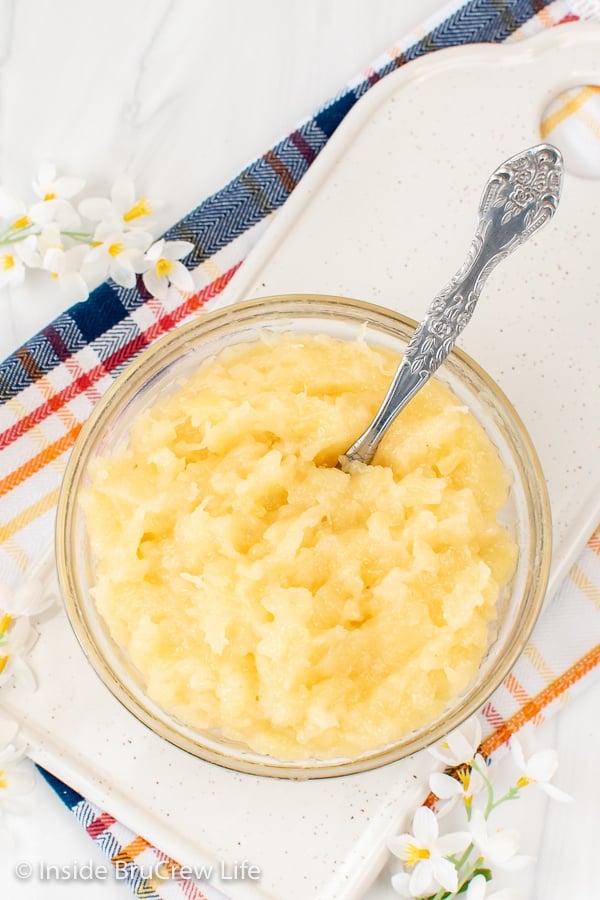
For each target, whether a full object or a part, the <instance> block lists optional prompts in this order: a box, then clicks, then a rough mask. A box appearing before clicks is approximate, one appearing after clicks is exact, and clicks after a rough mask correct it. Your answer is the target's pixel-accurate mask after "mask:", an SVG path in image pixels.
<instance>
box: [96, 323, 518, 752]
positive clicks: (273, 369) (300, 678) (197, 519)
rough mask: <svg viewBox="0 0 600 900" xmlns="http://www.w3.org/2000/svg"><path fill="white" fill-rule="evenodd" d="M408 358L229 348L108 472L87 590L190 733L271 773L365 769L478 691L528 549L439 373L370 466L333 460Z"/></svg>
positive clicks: (104, 467) (314, 345)
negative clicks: (504, 591)
mask: <svg viewBox="0 0 600 900" xmlns="http://www.w3.org/2000/svg"><path fill="white" fill-rule="evenodd" d="M397 362H398V360H397V358H396V357H395V356H394V355H393V354H392V353H391V352H389V351H387V350H382V349H373V348H370V347H369V346H367V344H366V343H365V342H363V341H362V340H357V341H339V340H335V339H333V338H330V337H327V336H316V335H310V336H309V335H306V336H304V335H302V336H299V335H297V334H286V335H279V336H271V337H269V339H268V341H257V342H256V343H251V344H247V345H244V346H238V347H235V348H231V349H228V350H227V351H225V352H223V353H221V354H220V355H219V356H218V357H217V358H215V359H212V360H209V361H207V362H206V363H204V364H203V365H202V366H201V367H200V368H199V370H198V371H197V372H196V373H195V374H194V375H193V376H192V377H191V378H189V380H187V381H186V382H185V383H184V384H183V385H180V386H179V387H178V388H177V389H176V391H175V392H174V393H173V394H172V395H171V396H168V397H166V398H163V399H160V400H159V401H158V402H156V404H155V405H154V406H152V407H151V408H150V409H148V410H146V411H145V412H143V413H142V414H141V415H140V416H139V417H138V418H137V420H136V421H135V423H134V424H133V427H132V430H131V434H130V440H129V444H128V446H127V447H126V448H122V449H120V450H119V451H118V452H116V453H115V454H114V455H113V456H112V457H111V458H102V459H97V460H96V461H95V463H94V467H93V472H92V479H91V486H90V487H89V488H88V490H87V492H86V495H85V497H84V510H85V514H86V519H87V527H88V530H89V535H90V541H91V546H92V551H93V554H94V558H95V585H94V588H93V596H94V599H95V602H96V604H97V607H98V610H99V612H100V614H101V615H102V616H103V617H104V619H105V621H106V622H107V623H108V626H109V628H110V631H111V633H112V635H113V637H114V639H115V641H116V642H117V644H119V645H120V646H121V647H123V648H125V649H126V651H127V652H128V654H129V656H130V658H131V660H132V661H133V663H134V664H135V666H136V667H137V669H138V670H139V671H140V672H141V673H142V675H143V677H144V679H145V681H146V684H147V692H148V695H149V696H150V697H151V698H152V699H153V700H154V701H155V702H156V703H158V704H159V705H160V706H161V707H162V708H163V709H165V710H166V711H168V712H169V713H170V714H172V715H173V716H174V717H176V718H177V719H179V720H180V721H182V722H184V723H186V724H188V725H191V726H195V727H196V728H199V729H212V730H216V731H217V732H218V733H219V734H221V735H223V736H224V737H226V738H228V739H232V740H236V741H243V742H245V743H246V744H247V745H248V746H250V747H251V748H252V749H253V750H255V751H257V752H260V753H266V754H270V755H272V756H274V757H276V758H279V759H298V760H299V759H305V758H309V757H313V758H321V759H326V758H333V757H339V756H354V755H356V754H360V753H362V752H365V751H368V750H372V749H374V748H376V747H378V746H381V745H384V744H386V743H388V742H392V741H394V740H397V739H399V738H401V737H402V736H404V735H405V734H407V733H408V732H410V731H411V730H412V729H415V728H417V727H419V726H421V725H423V724H425V723H427V722H428V721H430V720H432V719H433V718H434V717H435V716H437V715H438V714H440V713H441V712H442V711H443V709H444V707H445V706H446V705H447V703H448V701H449V700H450V699H451V698H453V697H455V696H457V695H458V694H460V693H461V692H462V691H463V690H464V689H465V687H466V686H467V685H468V683H469V682H470V681H471V680H472V678H473V677H474V675H475V673H476V672H477V669H478V666H479V665H480V662H481V659H482V656H483V654H484V652H485V649H486V646H487V643H488V632H489V626H490V623H491V622H492V621H493V620H494V618H495V615H496V604H497V599H498V596H499V591H500V588H501V586H502V585H503V584H504V583H505V582H506V581H507V580H508V579H509V578H510V576H511V573H512V571H513V569H514V565H515V561H516V552H517V551H516V547H515V546H514V544H513V543H512V541H511V539H510V536H509V535H508V533H507V532H506V531H505V530H504V529H503V528H502V527H501V526H500V525H498V524H497V513H498V510H499V509H500V508H501V507H502V506H503V504H504V503H505V501H506V497H507V491H508V475H507V473H506V471H505V470H504V467H503V465H502V463H501V461H500V459H499V457H498V454H497V452H496V449H495V448H494V446H493V445H492V444H491V443H490V440H489V438H488V437H487V436H486V434H485V432H484V431H483V429H482V428H481V427H480V425H479V424H478V423H477V422H476V420H475V419H474V417H473V416H472V415H471V413H470V412H468V410H467V409H466V408H465V407H464V406H463V405H461V404H460V403H459V401H458V400H457V398H456V397H455V396H454V395H453V394H452V393H451V392H450V390H449V389H448V388H447V387H446V386H445V385H443V384H442V383H440V382H439V381H436V380H432V381H431V382H430V383H429V384H428V385H426V387H424V388H423V389H422V390H421V392H420V393H419V394H418V395H417V397H416V398H415V399H414V400H413V401H412V402H411V403H410V404H409V405H408V407H407V408H406V409H405V410H404V411H403V413H402V415H401V416H400V417H399V419H397V420H396V422H395V424H394V425H393V426H392V428H391V430H390V431H389V433H388V435H387V436H386V438H385V439H384V441H383V442H382V444H381V446H380V449H379V451H378V454H377V456H376V458H375V463H374V464H372V465H370V466H362V465H357V466H354V467H353V470H352V472H351V473H350V474H348V473H345V472H342V471H341V470H339V469H337V468H335V467H334V466H335V462H336V461H337V458H338V456H339V454H340V453H342V452H343V451H344V450H345V449H346V447H347V446H348V445H349V444H351V443H352V441H353V440H354V439H355V438H356V436H357V435H358V434H360V433H361V431H362V430H363V429H364V427H365V426H366V425H367V423H368V422H369V421H370V420H371V418H372V416H373V414H374V412H375V410H376V408H377V407H378V405H379V403H380V401H381V398H382V396H383V395H384V393H385V391H386V389H387V386H388V384H389V381H390V378H391V375H392V373H393V371H394V369H395V367H396V365H397Z"/></svg>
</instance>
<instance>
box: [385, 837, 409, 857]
mask: <svg viewBox="0 0 600 900" xmlns="http://www.w3.org/2000/svg"><path fill="white" fill-rule="evenodd" d="M414 841H415V839H414V837H413V836H412V834H406V833H405V834H394V835H392V836H391V837H389V838H388V839H387V847H388V850H389V851H390V853H393V854H394V856H397V857H398V859H401V860H404V859H405V857H406V848H407V846H408V845H409V844H414Z"/></svg>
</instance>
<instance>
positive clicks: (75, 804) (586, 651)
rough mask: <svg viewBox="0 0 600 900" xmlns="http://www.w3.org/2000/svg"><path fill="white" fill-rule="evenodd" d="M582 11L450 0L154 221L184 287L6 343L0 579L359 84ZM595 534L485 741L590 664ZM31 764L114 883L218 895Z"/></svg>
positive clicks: (0, 374) (510, 0)
mask: <svg viewBox="0 0 600 900" xmlns="http://www.w3.org/2000/svg"><path fill="white" fill-rule="evenodd" d="M594 17H595V18H600V8H599V4H598V3H597V2H596V0H553V2H544V0H506V2H502V0H472V2H468V3H463V4H456V3H453V4H450V5H449V6H447V7H446V8H445V9H444V10H443V11H442V13H441V14H439V15H438V17H437V18H436V19H435V20H430V21H429V22H428V23H426V25H425V26H424V27H423V28H422V29H421V30H420V31H419V32H418V33H413V34H411V35H408V36H407V37H405V38H404V39H403V40H401V41H398V42H397V43H395V44H394V45H393V46H392V47H391V48H390V49H389V50H388V51H387V52H386V53H385V54H383V55H382V56H381V57H379V58H378V59H377V60H376V61H375V62H374V63H373V65H372V66H370V67H369V68H368V69H367V70H366V71H365V72H363V73H361V75H360V76H359V77H358V78H357V79H355V81H353V82H352V83H351V84H349V85H348V86H347V87H346V88H345V89H344V90H343V91H341V92H340V93H339V94H338V95H337V96H336V97H335V98H334V99H333V100H331V102H329V103H327V104H326V105H325V106H323V107H322V108H321V109H320V110H319V111H318V112H317V113H316V114H315V115H314V116H313V117H312V118H310V119H307V120H306V121H305V122H303V123H302V124H301V125H299V126H298V128H297V129H295V130H294V131H293V132H292V133H291V134H290V135H288V136H287V137H286V138H284V139H283V140H282V141H280V142H279V143H278V144H277V145H275V146H274V147H272V148H270V149H269V150H268V151H267V152H266V153H265V154H264V155H263V156H261V157H260V158H259V159H257V160H256V161H255V162H253V163H252V164H251V165H249V166H248V167H247V168H246V169H244V171H243V172H241V173H240V175H238V177H237V178H235V179H234V180H233V181H231V182H230V183H229V184H228V185H226V186H225V187H224V188H223V189H222V190H220V191H218V192H217V193H216V194H214V195H213V196H211V197H209V198H208V199H207V200H205V201H204V202H203V203H201V204H200V205H199V206H198V207H197V208H196V209H195V210H193V211H192V212H191V213H190V214H189V215H188V216H186V217H185V218H184V219H183V220H182V221H181V222H179V223H177V224H176V225H174V226H173V228H171V229H170V230H169V231H168V232H167V234H166V235H165V236H166V237H167V238H169V239H173V238H178V239H186V240H190V241H192V242H193V244H194V247H195V249H194V251H193V252H192V253H191V254H190V256H189V257H188V258H187V260H186V264H187V265H188V266H189V267H190V268H191V269H193V277H194V283H195V291H194V293H193V294H191V295H185V296H184V295H178V294H174V295H173V296H171V297H169V299H168V300H166V301H159V300H157V299H156V298H154V297H152V296H150V295H149V294H148V292H147V291H146V290H145V288H144V286H143V284H142V282H141V280H140V281H138V284H137V285H136V287H135V288H132V289H126V288H122V287H119V286H118V285H116V284H114V283H113V282H111V281H109V282H106V283H104V284H103V285H101V286H100V287H99V288H98V289H96V290H95V291H94V292H93V293H92V294H91V296H90V297H89V299H88V300H86V301H84V302H83V303H80V304H77V305H76V306H73V307H72V308H71V309H69V310H68V311H67V312H65V313H64V314H63V315H61V316H59V317H58V318H57V319H56V320H55V321H53V322H52V323H51V324H49V325H48V326H47V327H46V328H44V329H43V330H42V331H41V332H40V333H39V334H37V335H36V336H35V337H33V338H32V339H31V340H29V341H28V342H27V343H26V344H25V345H24V346H23V347H21V348H19V349H18V350H16V352H15V353H14V354H13V355H12V356H10V357H9V358H8V359H7V360H6V361H5V362H4V363H3V364H2V366H1V367H0V581H4V582H5V583H7V584H9V585H15V584H16V583H17V582H18V580H19V578H20V577H21V576H22V574H23V573H24V572H25V571H26V570H27V569H28V567H29V566H30V565H31V563H32V562H33V561H34V560H35V558H36V554H37V553H38V551H39V548H40V547H43V546H45V545H47V544H48V543H49V541H50V539H51V534H52V530H53V523H54V510H55V505H56V500H57V496H58V490H59V486H60V481H61V475H62V471H63V469H64V464H65V462H66V459H67V456H68V454H69V451H70V449H71V448H72V446H73V443H74V441H75V439H76V437H77V434H78V433H79V430H80V428H81V425H82V423H83V422H84V421H85V420H86V419H87V417H88V415H89V413H90V412H91V410H92V408H93V406H94V404H95V403H96V401H97V400H98V398H99V397H100V396H101V395H102V394H103V393H104V392H105V390H106V389H107V388H108V386H109V385H110V384H111V383H112V381H113V379H114V378H115V376H116V375H117V374H118V373H119V372H120V371H121V369H122V368H123V367H124V366H125V365H126V364H127V363H128V362H129V361H130V360H132V359H133V358H134V357H135V356H136V355H137V354H138V353H139V352H140V351H141V350H143V349H144V348H145V347H147V346H148V345H149V344H151V343H152V342H153V341H154V340H156V339H157V338H158V337H160V336H161V335H162V334H164V333H165V332H167V331H169V330H171V329H172V328H174V327H175V326H177V325H178V324H180V323H182V322H184V321H186V320H187V319H189V318H190V317H191V316H193V315H195V314H197V313H198V311H199V310H201V309H209V308H211V306H212V305H214V304H216V303H218V302H219V298H220V296H221V294H222V292H223V290H224V289H225V287H226V286H227V284H228V283H229V281H230V279H231V278H232V276H233V274H234V273H235V272H236V270H237V269H238V267H239V266H240V265H241V264H242V262H243V260H244V258H245V256H246V255H247V253H248V251H249V250H250V249H251V248H252V247H253V246H254V245H255V243H256V242H257V240H258V239H259V238H260V236H261V235H262V233H263V232H264V230H265V229H266V228H267V227H268V224H269V222H270V220H271V218H272V214H273V213H276V211H277V210H278V209H279V208H280V207H281V206H282V204H283V203H284V202H285V200H286V198H287V197H288V196H289V195H290V193H291V192H292V191H293V190H294V188H295V186H296V185H297V184H298V182H299V181H300V179H301V178H302V176H303V175H304V174H305V172H306V171H307V170H308V168H309V167H310V165H311V164H312V163H313V161H314V160H315V159H316V157H317V156H318V154H319V152H320V150H321V149H322V148H323V147H324V146H325V144H326V143H327V141H328V139H329V138H330V136H331V135H332V134H333V132H334V131H335V129H336V128H337V126H338V125H339V123H340V122H341V121H342V119H343V118H344V117H345V115H346V114H347V113H348V112H349V110H350V109H352V107H353V106H354V104H355V103H356V102H357V100H359V99H360V97H361V96H362V95H363V94H364V93H365V92H366V91H368V90H369V88H370V87H371V86H372V85H373V84H375V83H376V82H377V81H379V80H380V79H381V78H383V77H385V76H386V75H387V74H388V73H390V72H392V71H394V70H395V69H397V68H398V67H399V66H403V65H406V64H407V63H410V61H411V60H414V59H416V58H418V57H420V56H423V55H424V54H426V53H430V52H433V51H435V50H438V49H442V48H445V47H450V46H454V45H457V44H465V43H477V42H502V41H505V40H514V41H516V40H522V39H526V38H527V37H529V36H531V35H534V34H536V33H538V32H540V31H542V30H544V29H546V28H549V27H553V26H557V25H560V24H561V23H564V22H571V21H575V20H577V19H578V18H594ZM599 102H600V98H599V96H598V91H597V90H589V91H587V92H583V93H581V92H580V93H579V94H577V92H575V94H566V95H565V96H564V97H561V98H559V99H558V101H557V106H556V108H554V109H552V110H549V111H548V113H547V118H546V119H545V122H544V125H543V128H544V130H545V134H546V136H547V137H548V138H549V139H551V138H552V135H553V134H555V133H556V134H558V133H559V131H558V129H562V130H563V131H564V129H566V128H568V127H569V126H570V124H571V123H573V122H576V128H577V129H578V132H577V133H578V137H577V139H576V140H575V141H574V144H575V145H576V147H582V146H583V145H585V147H586V148H588V147H591V148H593V149H592V150H589V149H586V150H585V151H584V157H585V158H586V159H588V158H591V159H592V161H593V160H594V159H596V160H597V159H598V144H599V143H600V111H599V110H598V103H599ZM588 162H589V159H588ZM586 164H587V163H585V162H584V163H582V165H586ZM599 545H600V542H599V539H598V535H597V534H596V535H594V536H593V537H591V538H590V541H589V543H588V546H587V548H586V551H585V553H584V554H583V556H582V558H581V560H580V561H579V563H578V564H577V566H576V567H575V568H574V569H573V570H572V572H571V574H570V576H569V578H568V579H567V582H566V583H565V586H564V588H563V590H562V592H561V595H560V596H559V597H557V598H556V600H555V602H554V603H553V604H552V605H551V606H550V607H548V608H547V610H546V612H545V613H544V615H543V617H542V619H541V620H540V622H539V624H538V626H537V627H536V629H535V632H534V635H533V637H532V640H531V642H530V644H529V645H528V647H527V649H526V651H525V653H524V654H523V657H522V658H521V659H520V660H519V662H518V664H517V666H516V667H515V669H514V671H513V672H512V673H511V675H510V676H509V677H508V678H507V679H506V681H505V683H504V684H503V685H502V687H501V688H500V689H499V690H498V691H497V692H496V693H495V694H494V696H493V697H492V698H491V700H490V701H489V702H488V703H487V704H486V705H485V707H484V708H483V709H482V711H481V716H482V719H483V721H484V723H485V735H486V736H485V742H486V744H485V749H486V752H487V753H488V754H489V753H492V752H493V751H494V750H495V749H497V748H498V747H499V746H500V745H502V744H503V743H504V742H505V741H506V739H507V737H508V736H509V735H510V734H511V733H514V731H516V730H518V729H519V728H520V727H521V726H522V725H523V724H524V723H525V722H527V721H534V722H539V721H540V720H541V719H542V718H543V717H544V716H547V715H549V714H550V713H551V712H552V711H553V710H554V709H556V708H557V707H559V706H560V704H561V703H562V702H564V700H565V699H566V698H567V697H568V696H570V695H572V694H574V693H576V692H577V691H578V690H581V689H582V688H583V686H584V685H585V684H586V683H587V682H589V681H590V679H591V678H592V677H593V675H594V673H595V672H597V671H600V669H599V668H598V663H599V662H600V610H599V605H600V560H599V558H598V557H599ZM574 608H575V609H576V610H577V615H575V613H574ZM582 623H585V626H584V625H583V624H582ZM557 624H558V627H557ZM556 635H559V640H557V639H556ZM41 639H42V640H43V636H42V638H41ZM45 777H46V778H47V780H48V781H49V783H50V784H51V785H52V787H53V788H54V789H55V790H56V792H57V793H58V795H59V796H61V797H62V799H63V800H64V802H65V803H66V804H67V805H68V806H69V808H70V809H72V811H73V812H74V814H75V815H76V817H77V818H78V820H79V821H80V822H81V824H82V826H83V827H85V828H86V829H87V831H88V833H89V834H90V836H91V837H92V838H93V839H94V840H95V841H96V842H97V843H98V844H99V845H100V846H101V847H102V849H103V850H104V852H105V853H106V855H107V856H108V857H109V858H110V859H111V860H112V861H113V863H114V865H115V867H118V866H125V867H126V871H127V879H126V882H127V883H128V884H129V886H130V887H131V889H132V891H133V892H134V893H135V894H136V895H137V896H139V897H147V898H152V900H154V898H157V900H161V898H164V900H168V898H173V900H175V898H177V900H180V898H184V897H188V898H192V900H193V898H198V900H201V898H202V897H208V898H213V897H214V898H216V897H218V896H222V895H220V894H219V892H217V891H216V889H214V888H213V887H212V886H211V885H210V884H208V883H206V884H205V883H204V882H201V881H200V882H199V881H198V879H197V878H194V877H193V875H188V874H187V873H183V874H182V873H181V871H180V870H178V869H177V867H176V864H175V863H174V861H171V860H169V859H168V858H166V857H165V856H164V854H161V852H160V851H159V850H157V849H156V848H153V847H151V846H150V845H149V844H148V843H147V842H146V841H145V840H144V839H143V838H142V837H139V836H136V835H134V834H131V833H130V832H128V831H127V829H125V828H124V827H123V826H122V825H121V824H120V823H118V822H115V820H114V819H113V818H112V817H111V816H110V814H108V813H106V812H104V811H102V810H98V809H97V808H95V807H93V806H92V805H91V804H89V803H88V802H87V801H86V800H85V798H82V797H79V795H76V794H74V792H73V791H71V790H70V789H69V788H68V787H67V786H66V785H62V784H61V783H60V782H57V781H56V779H54V778H53V776H52V775H50V774H49V773H45ZM149 861H151V862H152V864H154V863H155V862H157V863H158V862H160V863H163V864H165V866H172V867H173V866H174V867H175V868H173V869H172V871H173V872H174V873H175V874H174V876H173V877H172V878H169V879H161V878H158V879H157V878H155V879H154V880H153V879H152V878H148V877H146V876H145V872H144V866H147V865H148V864H149Z"/></svg>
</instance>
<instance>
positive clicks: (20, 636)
mask: <svg viewBox="0 0 600 900" xmlns="http://www.w3.org/2000/svg"><path fill="white" fill-rule="evenodd" d="M37 638H38V633H37V631H36V630H35V628H34V627H33V625H32V624H31V622H30V621H29V618H28V616H21V617H20V618H17V619H14V618H13V617H12V616H10V615H8V613H5V614H4V615H3V616H2V617H1V618H0V685H2V684H5V683H6V682H8V681H11V680H12V679H13V678H14V679H15V681H17V682H18V683H20V684H23V685H24V686H25V687H28V688H29V689H31V690H35V687H36V684H35V678H34V677H33V672H32V671H31V669H30V667H29V665H28V664H27V662H26V661H25V659H24V657H25V656H27V655H28V653H29V652H30V650H31V649H32V647H33V646H34V644H35V642H36V641H37Z"/></svg>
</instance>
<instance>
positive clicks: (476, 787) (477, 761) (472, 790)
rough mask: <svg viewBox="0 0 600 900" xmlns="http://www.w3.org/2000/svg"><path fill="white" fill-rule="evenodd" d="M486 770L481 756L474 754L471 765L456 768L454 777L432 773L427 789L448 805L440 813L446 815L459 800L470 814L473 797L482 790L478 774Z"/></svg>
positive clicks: (481, 781)
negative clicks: (460, 799)
mask: <svg viewBox="0 0 600 900" xmlns="http://www.w3.org/2000/svg"><path fill="white" fill-rule="evenodd" d="M485 768H486V765H485V760H484V758H483V757H482V756H481V754H479V753H476V754H475V757H474V759H473V763H472V765H466V766H462V767H456V770H455V773H454V775H446V774H445V773H444V772H433V774H431V775H430V776H429V787H430V788H431V790H432V791H433V793H434V794H435V795H436V797H438V798H439V799H440V800H447V801H448V803H447V804H446V805H445V806H444V807H443V808H442V810H441V812H443V813H446V812H449V810H450V809H451V808H452V807H453V806H454V804H455V803H456V801H457V800H458V799H459V798H462V800H463V803H464V805H465V807H466V809H467V813H468V814H470V810H471V806H472V803H473V797H475V796H477V794H480V793H481V791H483V790H484V788H485V786H486V784H485V780H484V778H483V777H482V775H481V774H480V772H484V771H485Z"/></svg>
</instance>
